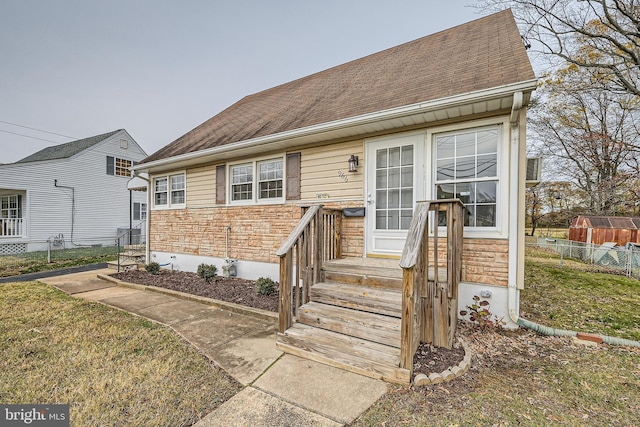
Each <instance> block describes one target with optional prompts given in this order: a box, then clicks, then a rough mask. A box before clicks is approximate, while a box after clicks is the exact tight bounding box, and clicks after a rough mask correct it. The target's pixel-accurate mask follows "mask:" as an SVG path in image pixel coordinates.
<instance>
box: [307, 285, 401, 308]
mask: <svg viewBox="0 0 640 427" xmlns="http://www.w3.org/2000/svg"><path fill="white" fill-rule="evenodd" d="M310 297H311V300H312V301H317V302H321V303H324V304H331V305H337V306H341V307H349V308H354V309H357V310H363V311H369V312H373V313H378V314H384V315H388V316H394V317H400V316H401V315H402V293H401V292H400V290H398V289H392V288H381V287H373V286H364V285H352V284H344V283H337V282H331V281H326V282H320V283H316V284H315V285H313V286H312V287H311V291H310Z"/></svg>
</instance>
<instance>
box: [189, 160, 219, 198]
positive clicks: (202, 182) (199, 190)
mask: <svg viewBox="0 0 640 427" xmlns="http://www.w3.org/2000/svg"><path fill="white" fill-rule="evenodd" d="M215 203H216V167H215V165H207V166H203V167H199V168H193V169H187V207H190V208H204V207H210V206H214V205H215Z"/></svg>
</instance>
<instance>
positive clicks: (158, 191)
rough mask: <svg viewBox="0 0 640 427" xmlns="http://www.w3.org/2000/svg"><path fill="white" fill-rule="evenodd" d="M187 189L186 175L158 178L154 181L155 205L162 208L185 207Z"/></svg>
mask: <svg viewBox="0 0 640 427" xmlns="http://www.w3.org/2000/svg"><path fill="white" fill-rule="evenodd" d="M185 189H186V181H185V175H184V173H180V174H174V175H168V176H160V177H156V178H154V179H153V205H154V206H155V207H161V208H170V207H184V204H185V202H186V197H185Z"/></svg>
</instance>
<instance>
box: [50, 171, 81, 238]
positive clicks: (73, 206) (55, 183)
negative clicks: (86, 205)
mask: <svg viewBox="0 0 640 427" xmlns="http://www.w3.org/2000/svg"><path fill="white" fill-rule="evenodd" d="M53 186H54V187H56V188H67V189H70V190H71V243H72V244H73V245H76V243H75V242H74V241H73V228H74V222H75V212H76V189H75V188H74V187H68V186H66V185H58V180H57V179H54V180H53ZM76 246H77V245H76Z"/></svg>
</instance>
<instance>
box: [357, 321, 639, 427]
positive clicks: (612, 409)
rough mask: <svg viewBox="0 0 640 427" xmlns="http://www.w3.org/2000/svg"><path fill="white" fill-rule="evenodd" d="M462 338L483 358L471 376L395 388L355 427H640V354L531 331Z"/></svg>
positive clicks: (474, 334)
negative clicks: (435, 383)
mask: <svg viewBox="0 0 640 427" xmlns="http://www.w3.org/2000/svg"><path fill="white" fill-rule="evenodd" d="M462 333H463V334H464V335H465V336H467V339H468V341H469V344H470V347H471V348H472V349H473V350H474V351H475V353H476V355H475V356H474V358H473V362H472V368H471V370H470V371H469V372H467V373H466V374H465V375H463V376H462V377H460V378H457V379H455V380H453V381H451V382H449V383H442V384H437V385H429V386H424V387H412V388H406V387H404V388H403V387H395V388H393V389H392V391H391V392H390V393H387V394H386V395H385V396H384V397H382V398H381V399H380V401H378V402H377V403H376V404H375V405H373V406H372V407H371V408H370V409H369V410H368V411H366V412H365V413H364V414H363V415H362V416H361V417H360V418H358V419H357V420H356V421H355V422H354V423H353V424H352V427H364V426H412V427H413V426H425V427H426V426H444V427H451V426H500V427H503V426H521V425H525V426H546V425H554V426H556V425H557V426H609V425H611V426H613V425H624V426H634V425H635V426H637V425H640V349H637V348H624V347H609V346H602V347H585V346H582V345H577V344H574V343H573V342H572V341H571V339H569V338H555V337H543V336H539V335H536V334H534V333H532V332H528V331H517V332H509V331H503V332H498V331H485V332H481V331H466V332H462Z"/></svg>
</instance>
